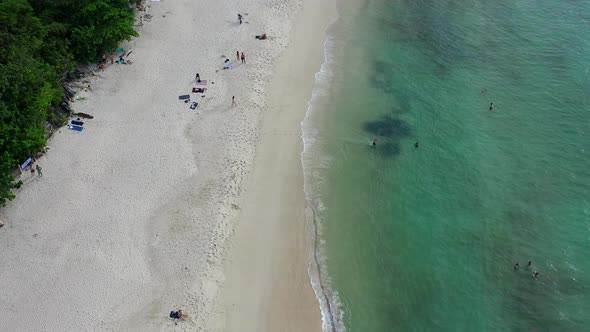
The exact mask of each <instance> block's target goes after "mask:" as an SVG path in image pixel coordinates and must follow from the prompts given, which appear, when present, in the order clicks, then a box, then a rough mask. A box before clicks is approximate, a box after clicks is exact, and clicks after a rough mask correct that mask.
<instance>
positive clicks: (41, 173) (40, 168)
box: [37, 165, 43, 178]
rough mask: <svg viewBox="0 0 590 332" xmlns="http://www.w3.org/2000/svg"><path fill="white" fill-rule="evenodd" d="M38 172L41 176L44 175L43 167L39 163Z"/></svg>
mask: <svg viewBox="0 0 590 332" xmlns="http://www.w3.org/2000/svg"><path fill="white" fill-rule="evenodd" d="M37 174H38V175H39V177H41V178H42V177H43V168H42V167H41V166H39V165H37Z"/></svg>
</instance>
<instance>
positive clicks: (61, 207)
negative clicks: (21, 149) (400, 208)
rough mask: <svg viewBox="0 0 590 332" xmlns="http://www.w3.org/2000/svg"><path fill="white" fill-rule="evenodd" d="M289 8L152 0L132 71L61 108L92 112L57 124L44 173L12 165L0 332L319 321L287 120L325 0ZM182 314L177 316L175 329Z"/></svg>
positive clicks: (120, 70)
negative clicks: (14, 179) (16, 178)
mask: <svg viewBox="0 0 590 332" xmlns="http://www.w3.org/2000/svg"><path fill="white" fill-rule="evenodd" d="M301 4H302V3H300V2H299V1H298V0H243V1H239V2H238V1H188V0H179V1H168V0H167V1H162V2H148V5H149V6H150V8H148V11H147V12H148V13H149V14H151V15H152V16H153V18H152V19H151V20H150V21H149V22H147V21H146V22H144V24H143V26H140V27H138V31H139V33H140V38H138V39H136V40H134V41H132V42H131V43H128V44H127V45H125V48H126V49H127V50H128V51H133V53H132V55H131V56H130V57H129V59H130V60H131V61H132V64H131V65H116V64H115V65H111V66H109V67H107V68H106V70H105V71H103V72H98V73H97V76H95V77H92V78H90V81H91V84H92V91H90V92H89V93H87V94H85V95H84V96H85V97H86V99H84V100H78V101H76V102H75V103H73V104H72V107H73V109H74V111H76V112H85V113H90V114H92V115H94V117H95V118H94V119H92V120H84V122H85V124H84V127H85V129H84V131H82V132H75V131H70V130H67V129H66V128H62V129H61V130H60V132H58V133H56V134H55V135H54V136H53V138H52V139H51V141H50V143H49V150H48V152H47V154H46V155H45V156H44V157H42V158H41V159H40V160H38V164H39V165H41V166H42V167H43V170H44V175H43V177H42V178H39V177H37V176H31V175H29V174H28V173H26V174H23V181H24V182H25V184H24V185H23V187H22V188H21V189H20V190H19V191H18V192H17V199H15V200H14V201H12V202H10V203H8V205H7V207H6V208H3V209H1V210H0V219H2V220H3V221H4V222H5V223H6V225H5V226H4V227H3V228H2V229H0V252H2V255H0V266H1V267H2V268H1V269H0V288H1V289H2V292H0V330H3V331H25V330H28V331H41V330H43V331H62V330H71V331H79V330H127V329H132V330H142V331H143V330H169V329H179V330H185V329H186V330H199V331H225V330H228V331H280V330H284V331H313V330H319V329H320V328H321V321H320V319H321V316H320V312H319V307H318V303H317V301H316V299H315V296H314V294H313V291H312V289H311V286H310V283H309V278H308V277H307V264H308V261H307V260H308V255H309V238H308V235H307V231H306V228H305V224H304V222H303V210H304V208H305V198H304V196H303V179H302V174H301V162H300V157H299V153H300V152H301V138H300V136H301V131H300V127H299V123H300V121H301V120H302V119H303V116H304V114H305V110H306V108H307V101H308V99H309V97H310V94H311V89H312V84H313V82H314V79H313V74H314V73H315V72H316V71H317V70H318V69H319V66H320V64H321V61H322V56H323V38H324V37H323V36H324V34H323V31H325V28H326V27H327V24H328V23H329V20H328V19H327V18H326V17H329V15H330V13H333V10H334V9H333V8H332V5H333V4H332V5H328V4H326V3H323V4H320V3H314V2H313V1H311V0H310V1H306V2H304V5H303V8H304V10H303V11H302V14H301V15H299V16H297V19H295V17H296V15H295V13H297V12H298V9H299V8H301ZM238 12H240V13H242V14H243V15H244V20H245V22H244V23H243V24H241V25H240V24H238V22H237V13H238ZM322 15H323V16H322ZM293 23H294V24H295V27H296V28H295V29H293V31H292V33H291V25H292V24H293ZM261 33H266V34H267V35H269V37H270V39H269V40H265V41H259V40H256V39H255V38H254V36H255V35H259V34H261ZM290 38H291V39H292V40H293V43H292V44H290V47H289V48H288V49H287V51H286V52H285V53H284V55H281V56H280V60H279V61H278V63H277V65H276V66H274V65H273V64H275V63H276V61H275V60H277V59H279V55H280V54H281V52H282V51H284V50H285V48H286V47H287V45H288V44H289V40H290ZM237 50H239V51H240V52H242V51H243V52H244V53H245V55H246V61H247V63H246V64H241V63H239V62H238V61H236V57H235V53H236V51H237ZM222 56H227V57H228V58H229V59H230V60H231V61H232V62H235V63H234V67H233V68H232V69H230V70H222V69H221V67H222V64H223V60H224V58H223V57H222ZM273 69H276V71H275V73H274V75H273ZM195 73H199V74H200V76H201V79H204V80H208V85H207V86H206V88H207V91H206V92H205V93H204V95H205V96H204V97H201V94H191V93H190V91H191V89H192V87H193V86H194V84H193V83H194V78H195ZM271 80H272V84H270V82H271ZM271 86H272V88H271V89H270V91H271V92H270V93H268V90H269V87H271ZM293 89H295V91H294V90H293ZM184 94H191V99H192V100H191V101H193V100H195V101H197V102H199V107H198V109H197V110H196V111H193V110H190V109H189V104H185V103H183V102H181V101H179V100H178V96H179V95H184ZM232 96H235V97H236V101H237V104H238V105H237V106H236V107H231V97H232ZM257 147H258V148H257ZM256 148H257V149H256ZM256 150H258V152H256ZM257 221H259V223H257ZM234 233H236V234H234ZM234 238H235V241H234V240H233V239H234ZM248 248H251V249H252V250H249V249H248ZM228 258H229V259H228ZM226 275H227V286H224V285H226ZM287 285H288V286H289V287H287ZM223 287H225V288H223ZM177 309H183V310H185V311H186V312H187V313H188V314H189V319H188V320H187V321H183V322H179V323H178V325H175V322H174V321H172V320H171V319H169V318H168V313H169V312H170V311H171V310H177ZM298 324H300V325H298Z"/></svg>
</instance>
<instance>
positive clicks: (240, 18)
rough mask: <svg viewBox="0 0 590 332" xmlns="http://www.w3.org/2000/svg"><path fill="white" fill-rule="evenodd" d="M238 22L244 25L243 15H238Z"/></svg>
mask: <svg viewBox="0 0 590 332" xmlns="http://www.w3.org/2000/svg"><path fill="white" fill-rule="evenodd" d="M238 21H239V22H240V24H242V14H240V13H238Z"/></svg>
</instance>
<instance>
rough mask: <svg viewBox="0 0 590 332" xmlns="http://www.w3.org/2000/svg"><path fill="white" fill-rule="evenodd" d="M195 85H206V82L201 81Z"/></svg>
mask: <svg viewBox="0 0 590 332" xmlns="http://www.w3.org/2000/svg"><path fill="white" fill-rule="evenodd" d="M195 82H196V81H195ZM197 85H207V80H201V82H197Z"/></svg>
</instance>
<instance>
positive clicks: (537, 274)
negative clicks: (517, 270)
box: [533, 271, 539, 279]
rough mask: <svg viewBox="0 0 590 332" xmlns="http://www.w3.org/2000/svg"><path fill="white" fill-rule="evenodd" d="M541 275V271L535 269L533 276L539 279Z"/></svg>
mask: <svg viewBox="0 0 590 332" xmlns="http://www.w3.org/2000/svg"><path fill="white" fill-rule="evenodd" d="M538 277H539V272H537V271H533V278H535V279H537V278H538Z"/></svg>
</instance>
